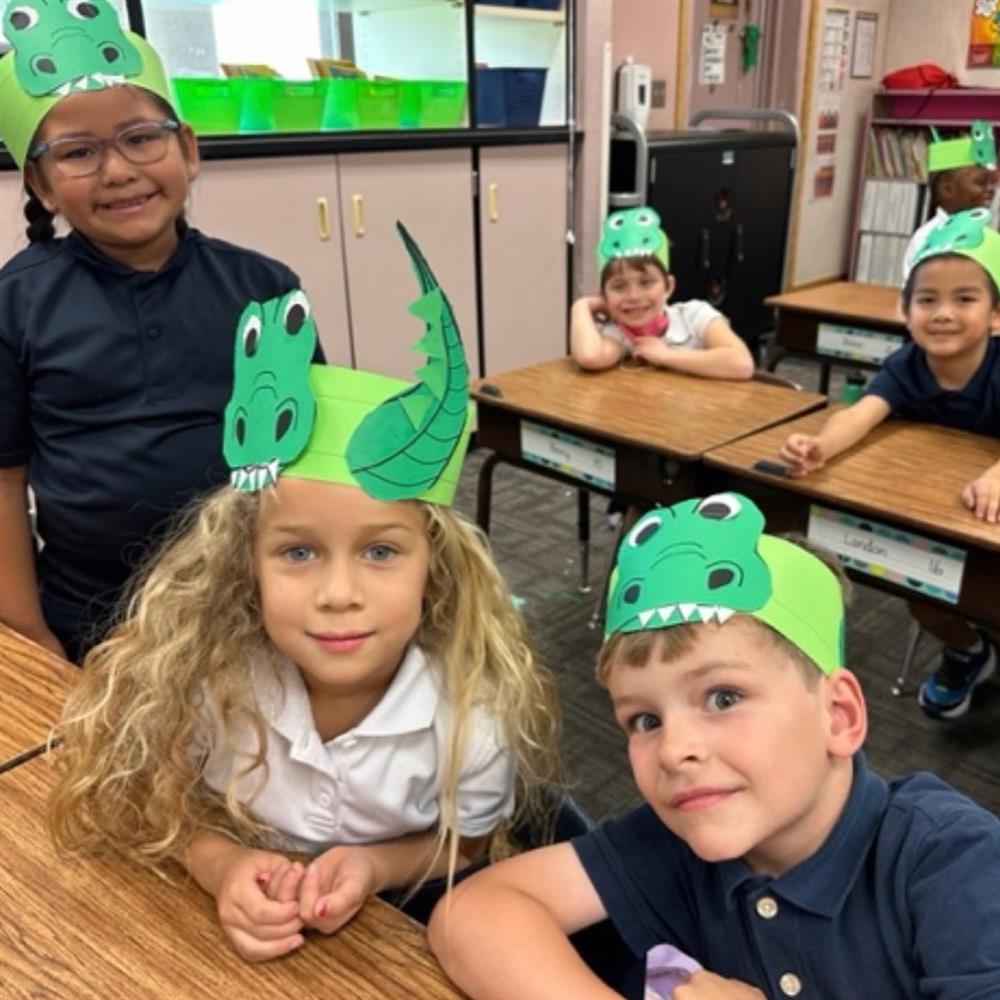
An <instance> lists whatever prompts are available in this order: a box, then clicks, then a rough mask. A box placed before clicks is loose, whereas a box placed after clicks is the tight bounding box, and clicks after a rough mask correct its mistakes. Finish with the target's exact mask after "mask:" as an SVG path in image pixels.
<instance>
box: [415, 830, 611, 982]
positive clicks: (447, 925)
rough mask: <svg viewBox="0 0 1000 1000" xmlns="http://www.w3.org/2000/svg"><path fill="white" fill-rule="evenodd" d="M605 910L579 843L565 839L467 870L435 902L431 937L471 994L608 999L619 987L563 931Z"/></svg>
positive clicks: (437, 951) (600, 917) (441, 957)
mask: <svg viewBox="0 0 1000 1000" xmlns="http://www.w3.org/2000/svg"><path fill="white" fill-rule="evenodd" d="M606 916H607V913H606V911H605V909H604V906H603V904H602V903H601V900H600V898H599V897H598V895H597V892H596V890H595V889H594V887H593V885H592V884H591V881H590V879H589V878H588V877H587V874H586V872H585V871H584V868H583V865H582V864H581V863H580V860H579V858H578V857H577V854H576V851H575V850H574V849H573V848H572V847H571V846H570V845H569V844H567V843H562V844H555V845H553V846H552V847H544V848H542V849H540V850H536V851H528V852H527V853H526V854H521V855H519V856H518V857H516V858H510V859H508V860H507V861H501V862H499V863H498V864H495V865H491V866H490V867H488V868H484V869H483V870H482V871H479V872H477V873H476V874H475V875H472V876H471V877H470V878H467V879H466V880H465V881H464V882H462V883H461V884H460V885H458V886H457V887H456V888H455V889H454V890H453V891H452V892H450V893H449V894H448V895H447V896H445V897H444V899H442V900H441V902H440V903H438V905H437V907H436V909H435V910H434V914H433V916H432V917H431V922H430V925H429V927H428V937H429V940H430V945H431V948H432V950H433V951H434V954H435V955H437V957H438V960H439V961H440V962H441V964H442V965H443V966H444V968H445V971H446V972H447V973H448V975H449V976H450V977H451V978H452V979H453V980H454V981H455V982H456V983H457V984H458V985H459V986H460V987H461V988H462V989H463V990H464V991H465V992H467V993H468V994H469V996H471V997H473V998H476V1000H506V998H509V1000H541V998H550V997H572V998H573V1000H610V998H618V997H619V994H617V993H615V992H614V991H612V990H610V989H609V988H608V987H607V986H605V985H604V984H603V983H602V982H601V981H600V980H599V979H598V978H597V977H596V976H595V975H594V974H593V973H592V972H591V971H590V970H589V969H588V968H587V966H586V965H585V964H584V962H583V961H582V960H581V959H580V957H579V956H578V955H577V953H576V951H575V950H574V949H573V946H572V945H571V944H570V943H569V940H568V938H567V935H569V934H572V933H573V932H574V931H577V930H580V929H581V928H583V927H588V926H590V925H591V924H596V923H598V922H599V921H601V920H603V919H604V918H605V917H606ZM619 1000H620V998H619Z"/></svg>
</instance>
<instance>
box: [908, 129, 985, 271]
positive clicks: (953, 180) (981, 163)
mask: <svg viewBox="0 0 1000 1000" xmlns="http://www.w3.org/2000/svg"><path fill="white" fill-rule="evenodd" d="M931 133H932V135H933V139H932V141H931V143H930V144H929V145H928V147H927V173H928V175H929V177H930V189H931V198H932V200H933V203H934V204H935V205H936V206H937V211H936V212H935V213H934V215H933V216H932V217H931V218H930V219H929V220H928V221H927V222H925V223H924V224H923V225H922V226H921V227H920V228H919V229H918V230H917V231H916V232H915V233H914V234H913V236H912V237H911V238H910V242H909V243H908V244H907V247H906V253H905V254H904V256H903V281H904V282H905V281H906V279H907V277H908V275H909V273H910V269H911V268H912V267H913V260H914V257H916V254H917V251H918V250H919V249H920V248H921V247H922V246H923V245H924V244H925V243H926V242H927V237H928V236H930V234H931V233H932V232H933V231H934V230H935V229H936V228H937V227H938V226H940V225H941V223H942V222H944V221H945V220H946V219H947V218H948V216H949V215H954V214H955V213H956V212H965V211H967V210H968V209H970V208H986V209H990V208H991V206H992V204H993V198H994V196H995V195H996V189H997V149H996V140H995V139H994V137H993V126H992V125H991V124H990V123H989V122H988V121H981V120H979V121H974V122H972V123H971V125H970V126H969V134H968V135H964V136H960V137H958V138H957V139H941V138H939V136H938V133H937V129H935V128H934V127H933V126H932V127H931Z"/></svg>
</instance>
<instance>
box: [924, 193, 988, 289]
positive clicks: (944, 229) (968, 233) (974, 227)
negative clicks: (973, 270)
mask: <svg viewBox="0 0 1000 1000" xmlns="http://www.w3.org/2000/svg"><path fill="white" fill-rule="evenodd" d="M990 221H991V216H990V210H989V209H988V208H970V209H967V210H966V211H964V212H956V213H955V214H954V215H949V216H948V218H947V219H945V220H944V222H942V223H941V224H940V225H939V226H935V227H934V229H932V230H931V231H930V232H929V233H928V234H927V239H926V240H925V241H924V242H923V244H922V245H921V247H920V248H919V249H918V250H917V252H916V253H915V254H914V255H913V267H914V268H915V267H916V266H917V265H918V264H921V263H923V261H925V260H927V258H928V257H936V256H937V255H938V254H943V253H957V254H961V255H962V256H963V257H969V258H971V259H972V260H974V261H975V262H976V263H977V264H978V265H979V266H980V267H981V268H982V269H983V270H984V271H985V272H986V273H987V274H988V275H989V276H990V277H991V278H992V279H993V284H994V285H995V286H996V287H997V290H998V292H1000V233H998V232H997V231H996V230H995V229H991V228H990ZM911 271H912V268H911Z"/></svg>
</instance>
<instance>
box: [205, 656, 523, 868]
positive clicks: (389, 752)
mask: <svg viewBox="0 0 1000 1000" xmlns="http://www.w3.org/2000/svg"><path fill="white" fill-rule="evenodd" d="M252 669H253V685H254V691H255V694H256V697H257V703H258V705H259V707H260V710H261V713H262V714H263V716H264V719H265V722H266V724H267V727H268V728H267V753H266V759H267V765H268V769H269V770H268V775H267V780H266V782H265V783H264V784H263V787H262V788H261V787H260V786H261V779H262V774H263V771H262V769H258V770H257V771H255V772H254V773H253V774H252V775H250V776H247V777H243V778H240V779H238V783H237V786H236V787H237V796H238V798H239V800H240V801H241V802H242V803H244V804H245V805H246V806H247V807H248V809H250V811H252V812H253V814H254V815H255V816H256V817H257V818H259V819H260V820H262V821H263V822H264V823H267V824H268V825H269V826H272V827H273V828H274V829H276V830H278V831H280V832H281V833H283V834H284V835H286V836H287V838H288V840H289V844H290V847H291V848H293V849H295V850H300V851H304V852H308V853H319V852H321V851H324V850H326V849H327V848H329V847H332V846H334V845H335V844H364V843H373V842H375V841H380V840H389V839H392V838H395V837H402V836H404V835H405V834H408V833H417V832H420V831H423V830H427V829H429V828H431V827H433V826H434V825H435V824H436V823H437V821H438V816H439V809H438V794H439V789H440V783H441V779H440V772H441V769H442V768H443V766H444V761H445V757H446V754H447V746H448V738H449V729H450V719H451V703H450V702H449V701H448V699H447V698H445V697H444V696H443V695H442V694H441V692H440V691H439V688H438V679H437V677H436V675H435V671H434V670H433V669H432V668H431V667H430V666H429V665H428V663H427V660H426V658H425V657H424V654H423V653H422V652H421V651H420V650H419V649H417V648H416V647H411V649H410V650H409V651H408V652H407V654H406V656H405V658H404V659H403V662H402V664H401V665H400V667H399V670H398V671H396V676H395V677H394V678H393V680H392V683H391V684H390V685H389V689H388V690H387V691H386V693H385V696H384V697H383V698H382V700H381V701H380V702H379V703H378V704H377V705H376V706H375V708H373V709H372V711H371V712H370V713H369V714H368V715H367V716H366V717H365V718H364V719H363V720H362V721H361V722H359V723H358V725H357V726H355V727H354V729H351V730H349V731H348V732H346V733H342V734H341V735H340V736H337V737H336V738H335V739H332V740H329V741H328V742H326V743H323V742H322V741H321V740H320V737H319V733H318V732H317V731H316V726H315V724H314V722H313V717H312V711H311V708H310V705H309V695H308V692H307V690H306V687H305V684H304V682H303V680H302V676H301V674H300V673H299V671H298V668H297V667H295V666H294V665H293V664H292V663H290V662H289V661H288V660H286V659H284V658H281V659H280V660H279V661H278V662H277V672H276V671H275V669H274V668H273V667H272V666H271V664H269V663H266V662H265V663H258V664H256V665H255V666H254V667H253V668H252ZM210 714H211V715H212V716H213V722H212V723H211V725H213V726H214V727H215V739H214V740H212V744H211V745H212V747H213V749H212V751H211V753H210V754H209V757H208V760H207V762H206V766H205V771H204V778H205V781H206V782H207V783H208V785H209V786H210V787H212V788H213V789H215V790H216V791H219V792H222V793H224V792H225V790H226V788H227V786H228V783H229V780H230V777H231V775H232V774H233V773H234V772H237V771H239V770H240V769H241V768H242V767H245V766H246V763H247V760H248V758H246V757H243V756H242V755H239V756H237V755H236V754H234V753H233V750H232V749H231V747H232V745H233V744H232V743H231V742H230V741H231V740H233V739H235V740H236V741H237V742H236V746H239V747H243V748H246V750H247V752H250V751H251V750H252V748H253V747H254V742H255V741H254V739H253V736H252V733H251V732H250V731H249V729H247V730H245V731H244V732H243V733H241V734H236V735H235V736H231V737H229V739H227V737H226V734H225V733H224V732H223V731H222V729H221V727H220V726H219V724H218V717H217V714H216V713H214V712H210ZM514 777H515V773H514V759H513V755H512V754H511V752H510V750H509V749H508V747H507V744H506V739H505V738H504V736H503V733H502V729H501V727H500V725H499V723H497V722H496V721H495V720H494V719H493V718H492V717H491V716H490V715H489V714H488V712H487V711H486V710H485V708H483V707H482V706H477V707H475V708H474V709H473V712H472V718H471V719H470V722H469V727H468V737H467V743H466V754H465V761H464V763H463V765H462V769H461V774H460V778H459V786H458V813H459V830H460V832H461V834H462V836H466V837H478V836H482V835H483V834H486V833H489V832H490V830H492V829H493V828H494V827H495V826H496V824H497V822H498V821H499V820H500V819H502V818H505V817H508V816H510V814H511V813H512V812H513V808H514ZM257 788H260V791H259V792H258V793H257V794H256V795H254V794H253V793H254V791H255V789H257Z"/></svg>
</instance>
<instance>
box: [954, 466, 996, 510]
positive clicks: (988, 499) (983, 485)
mask: <svg viewBox="0 0 1000 1000" xmlns="http://www.w3.org/2000/svg"><path fill="white" fill-rule="evenodd" d="M962 503H964V504H965V506H966V507H968V508H969V510H971V511H972V513H973V514H975V515H976V517H978V518H980V519H981V520H983V521H986V522H987V523H988V524H997V523H998V522H1000V463H998V464H997V465H994V466H991V467H990V468H989V469H987V470H986V471H985V472H984V473H983V474H982V475H981V476H980V477H979V478H978V479H973V480H972V482H971V483H969V485H968V486H966V487H965V488H964V489H963V490H962Z"/></svg>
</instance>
